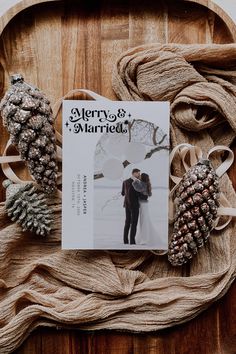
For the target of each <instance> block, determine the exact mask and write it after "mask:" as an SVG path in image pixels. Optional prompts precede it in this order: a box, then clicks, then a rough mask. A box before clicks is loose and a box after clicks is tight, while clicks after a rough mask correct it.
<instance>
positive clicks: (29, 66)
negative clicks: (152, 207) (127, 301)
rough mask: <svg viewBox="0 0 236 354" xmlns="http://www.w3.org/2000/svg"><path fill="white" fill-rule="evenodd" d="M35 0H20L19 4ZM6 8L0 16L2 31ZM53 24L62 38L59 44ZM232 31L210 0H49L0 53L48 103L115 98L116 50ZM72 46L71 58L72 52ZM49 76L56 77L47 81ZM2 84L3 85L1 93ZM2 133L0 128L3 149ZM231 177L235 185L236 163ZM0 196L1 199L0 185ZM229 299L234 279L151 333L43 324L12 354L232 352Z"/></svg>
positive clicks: (234, 338) (28, 15)
mask: <svg viewBox="0 0 236 354" xmlns="http://www.w3.org/2000/svg"><path fill="white" fill-rule="evenodd" d="M0 1H1V0H0ZM197 2H199V3H201V4H204V5H205V6H206V7H203V6H201V5H199V4H196V3H197ZM35 3H37V1H34V0H23V1H22V5H20V6H19V7H18V8H17V9H18V10H17V11H18V12H20V10H23V9H24V8H25V7H27V6H28V5H30V4H32V5H33V4H35ZM77 4H78V6H77ZM93 4H95V5H93ZM209 7H210V8H211V9H212V10H216V12H217V13H218V14H219V16H217V15H216V14H215V12H212V11H210V10H209ZM17 11H15V12H14V14H15V13H17ZM12 13H13V12H12ZM12 13H9V14H8V15H7V16H8V17H7V16H6V17H4V18H1V19H0V28H1V30H2V29H3V28H4V27H5V23H7V22H8V20H9V19H10V18H11V17H12ZM74 28H79V30H78V33H77V35H76V36H72V29H74ZM59 31H62V32H61V35H62V36H61V38H62V41H63V43H62V44H60V45H59V42H58V41H59V40H58V38H60V33H59ZM45 33H47V36H48V38H49V37H50V40H48V42H47V43H48V47H45V45H44V43H45V41H44V40H43V36H45ZM24 34H26V35H24ZM235 38H236V30H235V26H233V24H232V22H231V21H229V20H228V19H227V16H225V14H224V13H223V12H221V11H218V9H216V8H215V6H214V5H213V4H212V3H211V2H209V1H208V0H195V1H194V3H191V2H190V1H188V2H184V1H180V0H168V1H167V0H166V1H165V0H160V1H158V0H145V1H143V0H136V1H135V0H130V1H128V0H127V1H125V0H115V1H110V0H101V1H94V2H92V1H91V0H89V1H85V0H84V1H78V2H77V1H76V0H74V1H72V0H68V1H64V2H61V3H59V2H56V1H54V3H48V4H42V5H40V6H37V7H36V6H33V7H32V8H30V9H27V10H25V11H23V12H21V13H19V15H17V16H15V17H14V19H13V20H12V21H11V22H10V23H9V25H8V26H7V27H6V28H5V30H4V32H3V34H2V35H1V40H0V46H1V55H0V56H1V62H2V63H4V68H5V69H6V70H7V72H8V73H12V72H22V73H24V74H25V76H26V77H27V79H28V81H29V82H32V83H34V84H35V85H38V86H39V87H40V88H41V89H43V90H44V91H45V92H47V93H49V94H50V97H49V98H50V99H51V101H52V102H54V101H55V100H56V99H57V98H58V97H60V96H62V95H63V93H64V94H65V93H66V92H67V91H69V90H71V89H73V88H75V87H77V88H78V87H87V88H89V89H92V90H95V91H97V92H98V93H101V94H102V95H104V96H107V97H109V98H114V94H113V92H112V87H111V70H112V67H113V65H114V62H115V59H116V58H117V56H118V55H119V54H120V53H121V52H122V51H124V50H126V49H127V48H128V47H132V46H136V45H140V44H143V43H148V42H163V43H166V42H176V43H212V42H214V43H230V42H233V41H235ZM41 39H42V41H41ZM15 44H17V45H15ZM32 48H34V50H32ZM61 48H63V50H61ZM73 51H75V52H76V57H73V58H71V56H70V55H69V54H71V53H72V52H73ZM26 54H27V55H26ZM49 58H50V60H49ZM39 59H40V60H39ZM72 59H73V60H72ZM53 60H56V64H55V63H54V62H53ZM54 64H55V65H54ZM72 66H73V67H72ZM69 69H71V71H70V72H68V70H69ZM2 70H3V67H1V68H0V75H1V78H3V77H4V74H3V72H2ZM50 77H53V78H55V80H49V79H48V80H46V79H47V78H50ZM7 85H8V83H6V82H4V84H1V87H0V91H1V95H3V92H4V91H5V89H6V87H7ZM235 119H236V117H235ZM1 134H2V130H1ZM7 139H8V136H7V134H6V132H5V133H4V131H3V134H2V135H1V144H0V145H1V149H2V148H3V146H4V145H5V143H6V141H7ZM235 146H236V144H235ZM234 150H235V153H236V149H234ZM230 176H231V179H232V181H233V182H234V186H235V187H236V165H234V166H233V167H232V169H231V172H230ZM1 178H2V176H0V179H1ZM0 196H1V200H2V199H3V196H2V193H1V191H0ZM234 237H236V235H234ZM235 304H236V285H235V284H233V285H232V287H231V288H230V290H229V291H228V293H227V294H226V295H225V296H224V297H223V298H222V299H221V300H219V301H217V302H216V303H215V304H213V305H212V306H211V307H210V308H209V309H207V310H205V311H204V312H203V313H202V314H200V315H199V316H198V317H197V318H195V319H193V320H192V321H190V322H188V323H186V324H183V325H180V326H177V327H173V328H170V329H166V330H162V331H159V332H157V333H149V334H132V333H126V332H114V331H112V332H109V331H101V332H82V331H78V330H74V329H73V330H72V329H71V330H65V329H58V330H56V329H49V328H41V329H37V330H36V331H35V332H33V333H32V334H31V335H30V336H29V337H28V339H27V340H26V341H25V342H24V343H23V344H22V346H21V347H20V348H19V349H18V350H16V351H15V354H41V353H42V354H75V353H78V354H93V353H94V354H106V353H109V354H131V353H135V354H149V353H160V354H190V353H193V354H195V353H196V354H233V353H236V320H235V314H236V305H235ZM0 354H1V353H0Z"/></svg>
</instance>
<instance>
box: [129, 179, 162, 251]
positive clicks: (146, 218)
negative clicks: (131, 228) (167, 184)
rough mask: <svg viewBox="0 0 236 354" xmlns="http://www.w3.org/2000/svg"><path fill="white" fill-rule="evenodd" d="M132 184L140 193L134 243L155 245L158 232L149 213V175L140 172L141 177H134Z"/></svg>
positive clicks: (150, 189)
mask: <svg viewBox="0 0 236 354" xmlns="http://www.w3.org/2000/svg"><path fill="white" fill-rule="evenodd" d="M132 184H133V187H134V189H135V190H136V191H137V192H140V193H141V194H140V198H139V205H140V208H139V220H138V230H137V235H136V243H137V244H141V245H148V246H155V244H156V239H157V235H158V233H157V230H156V229H155V227H154V225H153V223H152V220H151V217H150V213H149V202H148V198H149V197H151V195H152V186H151V183H150V178H149V175H148V174H146V173H142V174H141V179H140V180H139V179H135V180H134V181H133V183H132Z"/></svg>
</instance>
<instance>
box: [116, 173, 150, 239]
mask: <svg viewBox="0 0 236 354" xmlns="http://www.w3.org/2000/svg"><path fill="white" fill-rule="evenodd" d="M121 195H122V196H123V197H124V204H123V206H124V208H125V226H124V233H123V242H124V244H130V245H135V244H141V245H142V244H154V243H155V238H156V237H157V230H156V229H155V227H154V226H153V223H152V221H151V218H150V214H149V198H150V197H151V196H152V185H151V182H150V178H149V175H148V174H147V173H144V172H142V173H141V171H140V170H139V169H138V168H134V169H133V170H132V174H131V177H130V178H128V179H126V180H125V181H124V182H123V184H122V192H121Z"/></svg>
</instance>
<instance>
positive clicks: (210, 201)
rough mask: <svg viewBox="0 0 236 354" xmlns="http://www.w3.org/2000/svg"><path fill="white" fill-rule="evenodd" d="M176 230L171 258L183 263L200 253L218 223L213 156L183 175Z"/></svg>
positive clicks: (177, 263)
mask: <svg viewBox="0 0 236 354" xmlns="http://www.w3.org/2000/svg"><path fill="white" fill-rule="evenodd" d="M176 197H177V203H176V215H175V222H174V231H173V235H172V238H171V242H170V244H169V251H168V259H169V261H170V263H171V264H172V265H174V266H181V265H182V264H184V263H186V262H187V261H188V260H189V259H191V258H192V256H193V255H194V254H196V253H197V251H198V248H199V247H202V246H203V245H204V243H205V242H206V241H207V239H208V237H209V235H210V231H211V230H212V229H213V228H214V226H215V220H216V218H217V209H218V207H219V178H218V176H217V175H216V173H215V171H214V169H213V167H212V165H211V163H210V161H209V160H200V161H199V162H198V163H197V164H196V165H195V166H193V167H192V168H190V169H189V171H188V172H187V173H186V174H185V175H184V176H183V179H182V180H181V182H180V184H179V186H178V189H177V190H176Z"/></svg>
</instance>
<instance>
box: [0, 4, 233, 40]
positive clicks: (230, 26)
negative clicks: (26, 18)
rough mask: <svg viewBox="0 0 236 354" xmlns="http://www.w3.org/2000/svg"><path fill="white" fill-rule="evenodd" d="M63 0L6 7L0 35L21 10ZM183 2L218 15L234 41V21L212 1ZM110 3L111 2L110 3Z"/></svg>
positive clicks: (0, 20) (2, 17)
mask: <svg viewBox="0 0 236 354" xmlns="http://www.w3.org/2000/svg"><path fill="white" fill-rule="evenodd" d="M59 1H63V0H22V1H20V2H19V3H17V4H15V5H13V6H12V7H11V8H10V9H8V10H7V11H6V12H5V13H4V14H3V15H2V16H1V17H0V35H1V34H2V32H3V30H4V28H5V27H6V26H7V25H8V23H9V22H10V21H11V20H12V19H13V18H14V17H15V16H16V15H17V14H18V13H19V12H21V11H23V10H25V9H27V8H29V7H31V6H34V5H38V4H42V3H48V2H59ZM184 1H185V2H191V3H196V4H199V5H202V6H204V7H206V8H208V9H209V10H211V11H213V12H214V13H215V14H216V15H218V16H219V17H220V18H221V19H222V20H223V21H224V23H225V24H226V25H227V27H228V29H229V30H230V33H231V35H232V38H233V41H234V42H236V23H235V22H234V21H233V19H232V18H231V17H230V16H229V15H228V14H227V13H226V12H225V11H224V10H223V9H222V8H221V7H220V6H218V5H217V4H215V3H213V2H212V1H211V0H184ZM111 5H112V3H111Z"/></svg>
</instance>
